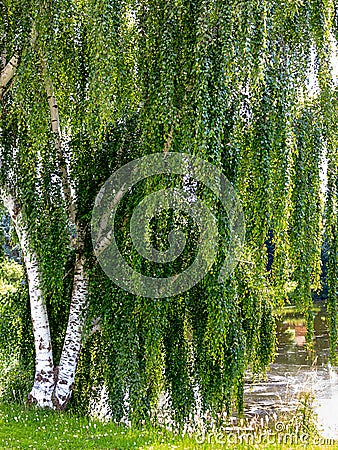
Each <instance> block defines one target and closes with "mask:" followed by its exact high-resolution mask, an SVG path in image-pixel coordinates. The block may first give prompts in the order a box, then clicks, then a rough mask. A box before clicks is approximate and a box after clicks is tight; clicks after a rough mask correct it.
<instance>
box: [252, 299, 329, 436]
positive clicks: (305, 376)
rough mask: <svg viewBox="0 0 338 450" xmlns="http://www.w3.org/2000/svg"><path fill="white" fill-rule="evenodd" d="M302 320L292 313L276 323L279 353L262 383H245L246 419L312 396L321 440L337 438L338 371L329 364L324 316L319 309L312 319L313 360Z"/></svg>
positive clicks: (283, 409)
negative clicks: (308, 348)
mask: <svg viewBox="0 0 338 450" xmlns="http://www.w3.org/2000/svg"><path fill="white" fill-rule="evenodd" d="M305 333H306V327H305V323H304V321H303V320H302V319H301V318H299V317H297V316H296V315H295V314H292V313H291V312H290V313H288V314H287V315H286V316H285V318H284V320H282V321H280V323H279V324H278V341H279V344H278V354H277V355H276V358H275V361H274V363H273V364H271V366H270V370H269V371H268V373H267V378H266V380H264V381H259V382H255V383H249V382H248V383H247V384H246V386H245V394H244V395H245V407H246V410H245V411H246V415H247V416H257V415H258V416H263V415H266V414H268V415H269V414H271V413H276V414H277V415H278V414H280V413H283V412H286V411H290V410H291V411H292V410H293V409H295V408H296V407H297V404H298V398H299V394H300V393H302V392H308V393H311V394H312V395H313V397H314V402H313V406H314V411H315V413H316V414H317V420H318V426H319V428H320V429H321V434H322V436H323V437H325V438H328V439H338V368H337V367H331V366H330V364H329V339H328V329H327V317H326V313H325V309H324V308H323V307H322V306H319V307H318V308H317V312H316V316H315V358H314V359H313V358H312V359H311V358H309V355H308V353H307V350H306V349H305V345H304V344H305Z"/></svg>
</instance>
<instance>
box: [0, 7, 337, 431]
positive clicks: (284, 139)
mask: <svg viewBox="0 0 338 450" xmlns="http://www.w3.org/2000/svg"><path fill="white" fill-rule="evenodd" d="M335 7H336V5H335V4H334V3H333V2H326V3H318V2H315V1H312V0H309V1H305V2H303V3H300V2H291V1H290V2H284V3H283V5H281V4H280V3H279V2H277V1H267V2H263V3H262V2H257V1H249V2H246V3H245V4H244V3H243V2H241V1H238V0H233V1H230V2H226V3H225V2H218V1H214V0H210V1H209V0H203V1H197V2H189V1H174V2H170V3H168V2H163V1H159V0H147V1H140V2H133V1H131V2H114V1H108V2H103V1H98V2H95V1H94V0H88V1H82V2H73V1H72V0H67V1H65V0H58V1H57V2H41V4H39V5H36V4H33V3H30V2H24V3H20V2H11V3H9V2H2V3H1V8H2V11H3V14H2V23H1V27H2V28H1V33H2V42H1V52H2V56H1V64H2V65H1V72H0V100H1V108H2V109H1V125H0V129H1V189H2V190H1V195H2V198H3V202H4V204H5V206H6V208H7V210H8V212H9V213H10V215H11V219H12V225H13V226H14V227H15V229H16V233H17V235H18V239H19V241H20V245H21V248H22V251H23V259H24V263H25V268H26V272H27V282H28V285H29V292H30V305H31V314H32V319H33V334H34V342H35V359H36V362H35V372H36V373H35V379H34V384H33V388H32V390H31V393H30V400H31V401H33V402H37V403H38V405H40V406H42V407H45V406H48V407H54V408H57V409H64V408H65V407H66V406H67V404H68V402H69V399H70V397H71V394H72V391H73V390H74V389H75V394H76V393H77V394H76V395H80V394H81V393H83V392H87V393H88V392H91V388H92V386H93V384H94V383H95V382H96V381H97V380H98V379H99V381H100V382H102V380H103V381H104V382H105V383H106V385H107V388H108V392H109V402H110V406H111V408H112V411H113V415H114V417H115V418H117V419H119V418H121V417H122V416H123V415H125V414H128V415H129V417H130V418H131V419H133V420H135V421H141V420H146V419H149V417H150V416H151V411H153V408H154V406H155V405H156V402H157V401H158V398H159V395H160V394H161V393H163V392H164V391H165V392H167V393H168V395H169V397H170V405H171V407H172V412H173V416H174V417H175V418H176V420H177V421H178V422H180V423H183V422H184V420H185V419H186V418H187V417H189V414H191V412H192V411H193V408H194V407H196V395H195V393H196V389H197V390H198V391H199V393H200V398H201V399H202V400H201V402H202V409H203V410H209V411H211V412H213V413H215V414H216V413H218V414H219V416H218V417H220V414H221V413H224V412H225V413H229V412H230V411H231V408H232V407H233V406H236V407H237V409H238V410H240V411H241V410H242V408H243V384H244V376H245V373H246V370H248V369H250V370H251V371H252V372H254V373H260V372H262V371H264V370H265V368H266V366H267V365H268V364H269V363H270V362H271V361H272V359H273V355H274V351H275V344H276V342H275V333H274V330H275V316H276V311H277V310H278V308H280V307H281V306H283V304H284V302H285V301H286V300H288V299H290V301H293V302H294V303H295V305H296V306H297V307H298V308H299V309H300V310H301V312H302V313H303V314H304V316H305V317H306V320H307V327H308V336H307V341H308V345H309V346H310V344H311V342H312V333H311V332H312V322H313V320H312V319H313V318H312V313H311V305H312V294H313V292H314V291H315V290H318V289H319V288H320V286H319V278H320V273H321V267H320V249H321V242H322V237H323V234H322V230H323V225H324V224H323V207H324V205H323V200H324V199H323V195H322V192H321V188H320V175H319V174H320V169H321V165H322V158H323V156H325V152H327V157H328V160H329V184H328V199H327V200H328V201H327V204H326V206H327V210H326V213H327V215H326V217H327V222H326V225H327V232H328V235H329V238H330V243H331V244H330V245H331V247H330V248H331V252H330V271H329V274H330V276H329V279H330V287H331V288H330V297H329V313H330V323H331V348H332V350H333V352H332V353H333V354H334V350H335V349H336V346H337V331H336V328H337V327H336V324H337V300H336V295H337V293H336V272H337V271H336V256H337V255H336V253H337V252H336V242H337V239H336V218H337V214H336V213H337V212H336V203H337V201H336V194H337V193H336V176H337V168H336V166H337V155H336V150H337V149H336V139H335V138H334V136H336V132H335V129H336V109H335V106H334V105H335V104H336V102H335V95H336V91H335V87H334V84H333V80H332V73H331V67H330V57H331V50H330V49H331V42H332V39H333V38H334V36H336V35H337V29H336V28H337V25H336V22H335V19H334V18H335ZM313 54H315V55H316V64H315V67H313V68H311V67H310V65H311V58H312V56H313ZM311 70H312V71H313V73H314V77H315V78H316V79H317V80H318V89H317V92H316V93H315V94H314V93H313V92H310V91H309V89H308V83H307V81H308V80H307V78H308V76H309V72H310V71H311ZM156 152H163V153H165V154H166V153H168V152H180V153H189V154H190V153H192V154H194V155H197V156H199V157H201V158H203V159H205V160H207V161H209V162H211V163H212V164H214V165H216V166H217V167H218V168H220V169H221V170H222V172H223V173H224V174H225V175H226V176H227V178H228V179H229V181H230V182H231V183H232V184H233V186H234V187H235V189H236V190H237V192H238V195H239V197H240V199H241V202H242V205H243V209H244V212H245V218H246V224H247V235H246V244H245V249H244V254H243V255H242V256H241V258H240V260H239V261H238V266H237V269H236V271H235V272H234V274H233V275H232V276H231V277H230V278H229V279H228V280H226V281H225V282H224V283H218V282H217V276H216V273H217V272H218V271H219V270H220V267H221V264H222V260H223V259H224V256H225V254H226V251H227V250H226V243H227V242H228V235H227V230H226V226H223V228H222V227H221V230H220V232H221V237H222V239H221V241H222V245H221V246H220V249H219V253H218V257H217V261H216V263H215V265H214V267H213V269H212V271H211V272H210V273H209V274H208V276H206V277H205V279H203V281H201V282H200V283H199V284H198V285H196V286H195V287H194V288H193V289H192V290H191V291H189V292H188V293H185V294H184V295H183V294H182V295H178V296H176V297H173V298H167V299H163V301H162V300H158V299H147V298H143V297H139V296H134V295H132V294H129V293H127V292H124V291H122V290H120V289H118V288H117V287H116V286H114V285H113V284H112V283H111V281H110V280H109V279H107V278H106V277H105V275H104V274H103V272H102V270H101V269H100V267H99V266H98V264H97V261H96V259H95V258H94V256H93V253H92V244H91V241H90V233H89V223H90V218H91V212H92V208H93V205H94V200H95V196H96V195H97V193H98V192H99V189H100V187H101V186H102V184H103V183H104V182H105V180H106V179H107V178H108V177H109V176H110V175H111V174H112V172H113V171H114V170H116V169H117V168H118V167H119V166H121V165H123V164H124V163H127V162H129V161H131V160H133V159H135V158H138V157H139V156H141V155H144V154H150V153H156ZM168 183H169V185H170V186H173V185H174V186H175V187H176V186H182V185H184V183H192V181H190V180H188V181H187V180H185V179H184V178H180V177H176V178H175V177H173V178H170V179H165V177H155V178H154V179H153V180H151V179H147V180H145V182H144V184H142V185H140V186H136V187H135V189H134V188H133V189H132V190H131V193H130V196H127V197H126V199H125V200H124V203H123V207H122V208H121V210H119V211H118V214H117V220H118V225H117V227H116V230H115V231H116V233H117V238H116V239H117V242H118V244H119V246H120V248H121V249H122V251H123V254H124V255H125V256H126V258H127V259H128V261H129V263H130V264H131V265H133V267H135V268H137V269H138V270H140V271H142V270H144V271H145V272H146V273H148V275H149V274H150V275H149V276H157V277H161V276H163V277H165V276H171V275H172V274H173V273H176V272H177V271H179V264H180V263H181V264H182V266H183V267H185V266H187V265H189V264H190V262H191V258H192V257H193V256H194V250H193V247H194V245H198V236H197V234H196V227H194V224H193V223H191V221H190V222H189V218H186V217H182V216H180V215H178V216H177V217H176V216H175V214H174V213H175V211H171V212H170V211H169V212H164V213H163V216H161V217H158V218H157V217H156V218H155V219H154V223H151V224H150V228H151V229H152V230H153V231H154V233H155V237H154V241H153V243H154V246H155V247H156V248H162V247H166V243H165V241H166V236H167V235H168V234H169V232H170V231H171V229H172V227H174V226H176V225H177V224H179V225H180V226H182V227H183V230H184V231H185V232H186V234H187V235H188V236H189V238H190V239H189V242H188V245H187V252H186V253H184V254H183V256H182V258H181V259H180V260H177V261H174V262H173V263H172V264H169V265H163V266H160V267H159V268H158V267H154V266H153V265H152V264H151V263H149V261H145V260H144V258H142V257H141V255H138V254H135V249H133V245H132V240H131V238H130V233H129V222H130V216H131V215H132V211H133V209H134V207H135V206H136V204H137V203H138V201H140V200H142V199H143V197H145V196H146V195H147V194H150V193H152V192H153V191H154V190H156V189H159V188H163V189H164V188H165V187H166V186H167V184H168ZM194 192H195V193H196V194H198V195H201V196H202V198H203V200H204V202H205V203H206V205H208V207H209V208H210V210H212V211H213V212H214V213H215V215H216V216H217V217H219V218H222V217H223V215H224V211H223V212H222V210H221V207H220V205H219V203H218V202H217V199H216V198H214V197H213V196H212V193H210V192H209V191H208V190H207V189H206V188H205V187H203V186H201V185H199V184H196V185H194ZM131 194H134V195H135V197H134V199H133V198H131V197H132V196H131ZM222 214H223V215H222ZM189 224H190V225H191V229H190V230H189V229H188V228H189V227H188V225H189ZM187 227H188V228H187ZM163 236H164V237H165V238H164V239H163ZM163 242H164V243H163ZM267 244H268V245H267ZM269 245H270V248H273V255H272V258H271V254H270V255H269V252H268V249H267V247H268V246H269ZM161 246H162V247H161ZM189 252H190V253H189ZM270 253H271V252H270ZM269 258H270V259H269ZM271 259H272V260H271ZM65 311H66V312H65ZM86 317H87V322H88V321H89V322H90V320H91V319H92V318H95V317H100V318H101V321H100V329H101V331H100V333H98V334H94V335H92V337H91V338H89V339H88V342H87V345H86V346H85V348H84V351H83V353H82V354H81V347H83V340H84V336H85V335H86V332H85V326H86ZM87 331H88V330H87ZM87 335H90V332H87ZM95 349H96V351H94V350H95ZM81 355H82V356H81ZM79 358H80V365H79V366H78V362H79ZM78 373H79V374H80V377H78V378H77V374H78ZM126 397H127V398H128V401H129V409H127V410H126V408H125V399H126ZM82 400H83V398H81V401H82Z"/></svg>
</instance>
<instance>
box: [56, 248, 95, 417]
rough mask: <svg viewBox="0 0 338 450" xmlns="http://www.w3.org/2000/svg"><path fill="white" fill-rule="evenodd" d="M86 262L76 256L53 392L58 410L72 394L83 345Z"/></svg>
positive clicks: (85, 306)
mask: <svg viewBox="0 0 338 450" xmlns="http://www.w3.org/2000/svg"><path fill="white" fill-rule="evenodd" d="M85 262H86V259H85V257H84V256H79V255H77V256H76V262H75V270H74V284H73V290H72V298H71V304H70V311H69V319H68V325H67V331H66V336H65V340H64V344H63V349H62V353H61V358H60V364H59V366H58V368H57V381H56V385H55V390H54V393H53V403H54V406H55V407H56V409H58V410H63V409H65V407H66V405H67V402H68V400H69V399H70V397H71V395H72V390H73V387H74V381H75V372H76V368H77V364H78V361H79V356H80V351H81V346H82V339H83V329H84V324H85V319H86V310H87V295H88V275H87V274H86V272H85V267H84V265H85Z"/></svg>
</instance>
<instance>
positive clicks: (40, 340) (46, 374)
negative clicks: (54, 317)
mask: <svg viewBox="0 0 338 450" xmlns="http://www.w3.org/2000/svg"><path fill="white" fill-rule="evenodd" d="M2 197H3V201H4V204H5V206H6V208H7V209H8V211H9V213H10V216H11V220H12V222H13V225H14V227H15V230H16V233H17V235H18V238H19V242H20V246H21V249H22V253H23V259H24V263H25V266H26V271H27V280H28V290H29V299H30V308H31V316H32V323H33V334H34V347H35V375H34V385H33V388H32V390H31V392H30V394H29V397H28V399H29V401H30V402H32V403H37V405H38V406H41V407H43V408H46V407H50V408H51V407H53V403H52V393H53V389H54V385H55V380H54V364H53V352H52V341H51V335H50V327H49V320H48V315H47V308H46V304H45V301H44V296H43V292H42V289H41V279H40V272H39V267H38V262H37V258H36V255H35V253H34V251H33V250H32V249H31V248H30V246H29V234H28V230H27V227H26V226H25V224H24V222H23V218H22V213H21V209H20V208H19V207H18V206H17V205H16V202H15V198H14V197H13V196H11V195H9V194H6V195H5V194H3V195H2Z"/></svg>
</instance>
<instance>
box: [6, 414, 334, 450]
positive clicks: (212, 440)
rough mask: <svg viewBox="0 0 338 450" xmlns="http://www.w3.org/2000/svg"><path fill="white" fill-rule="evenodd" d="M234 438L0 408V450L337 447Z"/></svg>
mask: <svg viewBox="0 0 338 450" xmlns="http://www.w3.org/2000/svg"><path fill="white" fill-rule="evenodd" d="M263 434H264V433H263ZM239 435H241V434H239ZM244 435H246V436H248V433H247V432H245V430H243V432H242V436H244ZM260 438H261V439H262V433H261V435H260ZM236 439H237V444H236V443H235V442H236ZM238 439H239V438H238V437H237V438H236V435H235V433H230V434H228V435H225V434H223V435H220V434H218V435H217V433H210V434H208V435H207V436H205V441H204V443H202V444H200V443H199V441H201V440H203V439H201V436H197V435H192V436H188V435H187V434H186V435H185V436H182V435H178V434H175V433H172V432H169V431H167V430H165V429H163V428H157V429H155V428H143V429H141V428H140V429H135V428H127V427H125V426H122V425H116V424H115V423H113V422H107V423H103V422H100V421H97V420H92V419H89V418H85V417H78V416H74V415H72V414H70V413H57V412H54V411H41V410H38V409H35V408H25V407H22V406H17V405H8V406H6V405H1V406H0V448H1V449H25V450H26V449H36V450H40V449H53V450H54V449H58V450H59V449H60V450H68V449H69V450H70V449H71V450H73V449H84V450H85V449H102V450H103V449H149V450H150V449H153V450H158V449H178V450H185V449H200V450H203V449H210V448H211V449H224V448H234V449H249V448H251V449H257V448H259V449H260V448H266V449H281V450H282V449H283V450H284V449H289V448H308V449H310V448H311V449H318V450H319V449H324V448H328V449H338V445H337V444H334V443H332V442H329V443H327V442H324V441H321V442H318V445H314V443H313V442H312V443H308V445H306V444H304V443H301V444H299V445H290V439H288V438H287V442H286V443H284V444H280V443H278V442H277V441H276V442H274V443H269V444H267V443H264V437H263V439H262V442H259V441H258V439H259V436H257V438H256V441H255V442H253V441H252V440H251V441H250V439H249V442H248V443H243V444H238V442H239V441H238ZM270 440H271V437H270ZM243 442H245V441H243Z"/></svg>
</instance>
